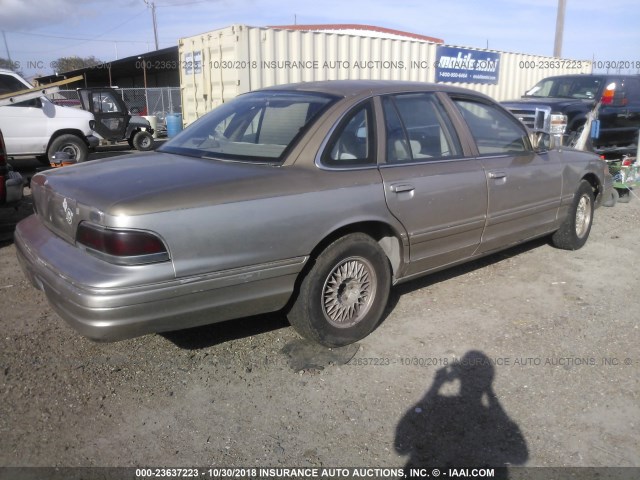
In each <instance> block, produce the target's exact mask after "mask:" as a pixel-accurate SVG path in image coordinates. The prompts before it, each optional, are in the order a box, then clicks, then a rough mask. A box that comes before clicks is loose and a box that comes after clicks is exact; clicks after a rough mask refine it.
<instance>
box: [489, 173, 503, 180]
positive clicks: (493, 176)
mask: <svg viewBox="0 0 640 480" xmlns="http://www.w3.org/2000/svg"><path fill="white" fill-rule="evenodd" d="M506 177H507V172H489V178H493V179H499V178H506Z"/></svg>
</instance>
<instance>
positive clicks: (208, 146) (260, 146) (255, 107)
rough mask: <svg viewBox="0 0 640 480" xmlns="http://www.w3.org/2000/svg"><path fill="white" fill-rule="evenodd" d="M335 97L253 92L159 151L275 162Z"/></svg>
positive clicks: (203, 118) (196, 124) (212, 115)
mask: <svg viewBox="0 0 640 480" xmlns="http://www.w3.org/2000/svg"><path fill="white" fill-rule="evenodd" d="M337 99H338V97H334V96H329V95H323V94H315V93H306V92H253V93H248V94H245V95H241V96H239V97H237V98H235V99H233V100H231V101H230V102H229V103H225V104H224V105H221V106H220V107H218V108H216V109H215V110H213V111H212V112H211V113H209V114H207V115H205V116H204V117H202V118H201V119H199V120H198V121H197V122H195V123H194V124H193V125H191V126H190V127H189V128H187V129H185V130H184V131H183V132H181V133H180V134H179V135H177V136H176V137H175V138H174V139H173V140H170V141H168V142H167V143H166V144H165V145H164V146H163V147H162V148H161V149H160V151H163V152H169V153H178V154H182V155H189V156H197V157H205V158H219V159H223V160H235V161H247V162H279V161H281V160H283V159H284V157H285V155H286V153H287V151H288V150H290V148H291V147H292V146H293V145H294V144H295V142H296V141H297V139H298V138H299V137H300V136H301V135H302V134H303V133H304V132H305V131H306V130H307V129H308V128H309V126H310V125H311V124H312V123H313V121H314V120H315V119H316V118H318V116H319V115H320V113H321V112H323V111H324V110H325V109H326V108H327V107H328V106H329V105H330V104H332V103H333V102H334V101H336V100H337Z"/></svg>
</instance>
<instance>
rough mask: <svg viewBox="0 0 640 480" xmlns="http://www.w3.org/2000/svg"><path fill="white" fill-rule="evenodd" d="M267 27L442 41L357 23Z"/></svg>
mask: <svg viewBox="0 0 640 480" xmlns="http://www.w3.org/2000/svg"><path fill="white" fill-rule="evenodd" d="M268 28H275V29H280V30H300V31H308V32H330V33H344V34H346V35H367V36H375V37H381V38H395V39H399V40H407V39H411V40H420V41H422V42H429V43H444V40H443V39H441V38H435V37H428V36H426V35H420V34H418V33H410V32H403V31H402V30H394V29H392V28H385V27H376V26H374V25H362V24H359V23H326V24H318V25H270V26H269V27H268Z"/></svg>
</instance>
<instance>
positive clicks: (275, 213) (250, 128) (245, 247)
mask: <svg viewBox="0 0 640 480" xmlns="http://www.w3.org/2000/svg"><path fill="white" fill-rule="evenodd" d="M605 169H606V164H605V163H604V162H603V161H602V160H600V159H599V158H598V157H597V156H595V155H593V154H590V153H585V152H578V151H574V150H565V149H561V150H543V149H540V148H537V147H536V148H534V146H533V145H532V144H531V141H530V137H529V133H528V131H527V130H526V128H525V127H524V126H523V125H522V124H521V123H520V122H518V120H517V119H516V118H515V117H513V116H512V115H511V114H510V113H509V112H507V111H506V110H504V109H503V108H502V107H501V106H499V105H498V104H496V103H495V102H494V101H492V100H491V99H489V98H488V97H486V96H484V95H481V94H478V93H474V92H471V91H468V90H465V89H460V88H455V87H451V86H445V85H432V84H423V83H407V82H386V81H331V82H311V83H302V84H295V85H284V86H278V87H272V88H267V89H264V90H259V91H255V92H251V93H247V94H244V95H241V96H239V97H237V98H236V99H234V100H232V101H230V102H228V103H225V104H223V105H222V106H220V107H218V108H217V109H215V110H214V111H212V112H210V113H209V114H207V115H206V116H204V117H202V118H201V119H199V120H198V121H197V122H195V123H194V124H192V125H191V126H189V127H188V128H187V129H185V130H184V131H183V132H181V133H180V134H179V135H178V136H176V137H175V138H174V139H172V140H171V141H169V142H167V143H166V144H165V145H164V146H163V147H162V148H160V149H159V150H158V151H157V152H156V153H154V154H145V155H133V156H127V157H119V158H117V159H105V160H100V161H94V162H88V163H86V164H81V165H77V166H73V167H65V168H62V169H58V170H56V171H49V172H44V173H40V174H38V175H36V176H34V177H33V179H32V182H31V185H32V189H33V198H34V205H35V210H36V213H35V214H34V215H32V216H31V217H29V218H27V219H25V220H23V221H22V222H21V223H20V224H19V225H18V227H17V229H16V234H15V243H16V246H17V251H18V256H19V259H20V261H21V264H22V266H23V269H24V271H25V273H26V275H27V276H28V277H29V278H30V280H31V282H32V283H33V285H34V286H36V287H37V288H38V289H40V290H43V291H44V292H45V293H46V295H47V297H48V299H49V302H50V303H51V305H52V306H53V307H54V309H55V310H56V312H57V313H58V314H59V315H60V316H61V317H62V318H63V319H65V320H66V321H67V322H69V323H70V324H71V325H72V326H73V327H74V328H76V329H77V330H78V331H80V332H81V333H82V334H84V335H86V336H88V337H91V338H94V339H101V340H117V339H123V338H128V337H133V336H136V335H142V334H146V333H150V332H162V331H169V330H177V329H182V328H187V327H193V326H197V325H203V324H209V323H214V322H219V321H223V320H228V319H232V318H238V317H243V316H248V315H254V314H259V313H265V312H272V311H278V310H282V309H284V310H285V312H286V314H287V316H288V318H289V320H290V322H291V324H292V325H293V327H294V328H295V329H296V330H297V331H298V332H299V333H300V334H301V335H303V336H305V337H307V338H310V339H312V340H314V341H316V342H319V343H321V344H323V345H327V346H338V345H345V344H349V343H351V342H354V341H357V340H359V339H361V338H363V337H365V336H366V335H368V334H369V333H370V332H371V331H372V330H373V329H374V328H375V327H376V326H377V324H378V323H379V322H380V320H381V318H382V316H383V312H384V309H385V306H386V304H387V298H388V295H389V290H390V288H391V286H392V285H395V284H398V283H400V282H404V281H407V280H411V279H413V278H416V277H418V276H420V275H424V274H426V273H429V272H433V271H436V270H439V269H442V268H445V267H448V266H451V265H454V264H458V263H461V262H465V261H469V260H473V259H476V258H478V257H481V256H483V255H487V254H490V253H492V252H495V251H498V250H500V249H504V248H507V247H509V246H512V245H515V244H518V243H521V242H525V241H527V240H530V239H532V238H535V237H541V236H545V235H551V240H552V242H553V243H554V244H555V245H556V246H558V247H560V248H565V249H578V248H580V247H581V246H582V245H584V243H585V242H586V240H587V237H588V236H589V231H590V229H591V224H592V220H593V214H594V208H595V206H596V205H597V204H599V202H600V201H601V197H602V192H603V181H604V172H605Z"/></svg>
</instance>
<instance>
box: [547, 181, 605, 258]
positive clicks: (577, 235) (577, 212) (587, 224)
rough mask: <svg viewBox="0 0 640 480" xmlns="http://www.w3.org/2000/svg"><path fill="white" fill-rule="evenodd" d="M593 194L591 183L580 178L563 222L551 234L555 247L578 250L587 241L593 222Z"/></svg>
mask: <svg viewBox="0 0 640 480" xmlns="http://www.w3.org/2000/svg"><path fill="white" fill-rule="evenodd" d="M593 210H594V196H593V188H591V184H590V183H589V182H587V181H586V180H582V181H581V182H580V185H578V190H576V194H575V195H574V197H573V203H572V204H571V207H570V208H569V213H568V214H567V218H566V219H565V221H564V223H563V224H562V225H561V226H560V228H559V229H558V230H557V231H556V232H555V233H554V234H553V235H552V236H551V242H552V243H553V245H554V246H556V247H557V248H562V249H564V250H578V249H579V248H582V246H583V245H584V244H585V243H586V242H587V238H589V233H590V232H591V225H592V224H593Z"/></svg>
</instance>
